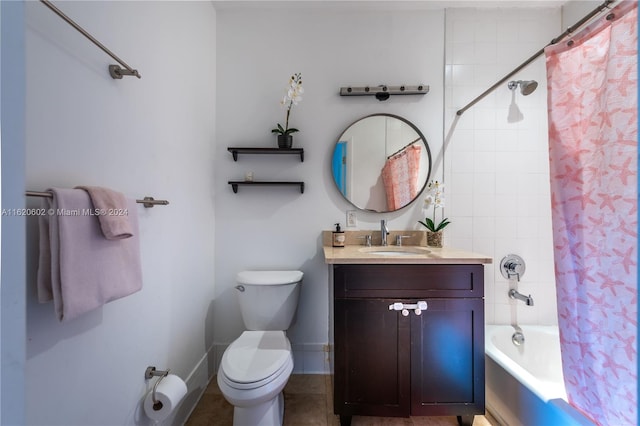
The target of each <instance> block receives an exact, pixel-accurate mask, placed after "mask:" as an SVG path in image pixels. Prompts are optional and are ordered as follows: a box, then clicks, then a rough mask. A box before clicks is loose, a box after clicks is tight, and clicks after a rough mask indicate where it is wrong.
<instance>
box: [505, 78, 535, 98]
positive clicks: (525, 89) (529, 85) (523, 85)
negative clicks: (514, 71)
mask: <svg viewBox="0 0 640 426" xmlns="http://www.w3.org/2000/svg"><path fill="white" fill-rule="evenodd" d="M518 86H520V93H522V94H523V95H524V96H527V95H530V94H532V93H533V91H534V90H536V88H537V87H538V82H537V81H535V80H518V81H510V82H509V84H508V85H507V87H508V88H509V89H510V90H516V88H517V87H518Z"/></svg>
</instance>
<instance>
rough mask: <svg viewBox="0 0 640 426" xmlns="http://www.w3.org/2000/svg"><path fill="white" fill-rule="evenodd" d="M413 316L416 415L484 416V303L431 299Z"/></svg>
mask: <svg viewBox="0 0 640 426" xmlns="http://www.w3.org/2000/svg"><path fill="white" fill-rule="evenodd" d="M427 302H428V305H429V306H428V309H427V310H426V311H424V312H423V313H422V315H419V316H418V315H414V314H413V313H412V314H411V316H410V317H411V380H412V382H411V414H412V415H414V416H420V415H422V416H426V415H432V416H450V415H472V414H482V413H484V409H485V407H484V301H483V300H482V299H429V300H427Z"/></svg>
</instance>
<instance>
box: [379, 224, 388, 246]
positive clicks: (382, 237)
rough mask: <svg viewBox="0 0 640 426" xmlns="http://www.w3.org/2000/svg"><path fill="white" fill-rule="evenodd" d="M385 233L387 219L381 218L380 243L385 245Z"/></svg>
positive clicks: (386, 231) (386, 232)
mask: <svg viewBox="0 0 640 426" xmlns="http://www.w3.org/2000/svg"><path fill="white" fill-rule="evenodd" d="M387 235H389V228H387V221H386V220H385V219H382V220H381V221H380V237H381V239H382V243H381V244H380V245H382V246H386V245H387Z"/></svg>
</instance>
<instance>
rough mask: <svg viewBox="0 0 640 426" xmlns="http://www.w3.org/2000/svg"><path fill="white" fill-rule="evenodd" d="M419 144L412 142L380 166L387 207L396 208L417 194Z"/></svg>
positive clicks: (407, 202) (404, 204)
mask: <svg viewBox="0 0 640 426" xmlns="http://www.w3.org/2000/svg"><path fill="white" fill-rule="evenodd" d="M420 153H421V148H420V145H417V144H413V145H411V146H409V147H407V148H405V149H403V150H402V151H401V152H400V153H398V154H396V155H393V156H391V158H389V159H387V161H386V163H385V164H384V167H383V168H382V182H383V183H384V189H385V192H386V194H387V207H388V208H389V210H397V209H399V208H401V207H404V206H406V205H407V204H409V203H410V202H411V201H413V199H414V198H415V197H416V195H418V190H419V188H418V174H419V172H420Z"/></svg>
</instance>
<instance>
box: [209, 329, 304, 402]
mask: <svg viewBox="0 0 640 426" xmlns="http://www.w3.org/2000/svg"><path fill="white" fill-rule="evenodd" d="M292 366H293V356H292V354H291V343H290V342H289V339H287V337H286V335H285V333H284V331H245V332H243V333H242V335H240V337H238V338H237V339H236V340H235V341H234V342H233V343H231V345H230V346H229V347H228V348H227V350H226V351H225V352H224V354H223V356H222V362H221V364H220V372H221V373H223V377H222V378H223V379H224V381H225V383H226V384H227V385H229V386H230V387H233V388H235V389H255V388H259V387H261V386H264V385H266V384H268V383H270V382H272V381H274V380H276V379H277V377H278V376H280V375H281V374H282V373H283V372H285V371H287V370H290V369H291V368H292Z"/></svg>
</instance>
